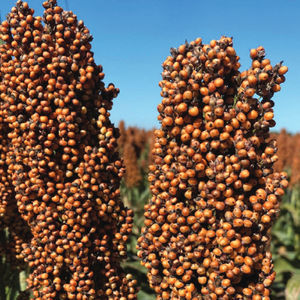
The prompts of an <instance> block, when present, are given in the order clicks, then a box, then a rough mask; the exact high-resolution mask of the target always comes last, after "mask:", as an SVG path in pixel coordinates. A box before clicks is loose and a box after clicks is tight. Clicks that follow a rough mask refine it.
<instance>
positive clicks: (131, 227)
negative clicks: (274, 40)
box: [0, 0, 300, 300]
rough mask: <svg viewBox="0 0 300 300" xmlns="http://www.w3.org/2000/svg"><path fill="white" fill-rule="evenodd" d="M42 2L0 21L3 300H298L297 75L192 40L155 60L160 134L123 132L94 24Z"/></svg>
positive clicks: (19, 5)
mask: <svg viewBox="0 0 300 300" xmlns="http://www.w3.org/2000/svg"><path fill="white" fill-rule="evenodd" d="M75 1H77V0H75ZM38 2H39V1H38ZM74 3H75V2H73V4H74ZM98 4H99V3H98ZM39 5H40V6H41V7H42V9H43V12H41V11H40V9H41V8H39V13H38V14H35V11H34V9H32V8H31V7H30V3H27V2H25V1H22V0H18V1H17V2H16V4H15V6H12V8H11V10H10V12H9V13H8V14H7V16H6V18H5V19H4V20H3V21H2V22H1V24H0V300H29V299H30V300H61V299H62V300H63V299H71V300H98V299H99V300H127V299H128V300H135V299H139V300H150V299H153V300H154V299H156V300H164V299H165V300H167V299H173V300H185V299H187V300H217V299H220V300H231V299H232V300H233V299H243V300H246V299H249V300H270V299H274V300H279V299H282V300H284V299H287V300H297V299H300V134H299V133H296V131H294V132H292V133H291V132H290V131H289V129H281V128H284V126H281V128H278V127H276V121H275V120H277V114H278V113H277V106H278V98H277V95H278V94H279V95H280V94H281V93H282V92H283V91H284V89H285V85H286V82H288V80H289V78H288V77H287V78H286V76H288V74H289V72H290V70H289V68H288V66H286V65H285V63H284V62H283V61H282V60H279V59H277V56H275V59H273V57H274V56H272V48H271V49H265V48H264V47H263V46H252V48H249V49H248V54H247V55H248V58H250V65H249V66H248V67H246V69H245V68H244V65H242V63H241V62H242V61H244V58H243V56H244V54H243V53H242V54H241V56H242V57H240V56H239V54H238V52H239V51H238V50H239V48H238V46H237V45H236V44H235V43H234V41H233V38H232V37H230V36H227V35H224V34H223V35H221V37H220V38H219V39H212V40H210V41H209V42H208V41H206V39H204V38H203V39H202V38H200V37H197V38H195V39H194V40H192V39H191V40H190V41H187V40H185V41H184V40H182V41H181V43H180V44H178V45H177V46H175V47H171V48H170V51H169V54H168V53H167V55H164V54H163V53H162V54H161V56H160V57H165V58H164V60H163V63H162V65H161V67H162V69H161V78H160V80H159V81H158V82H157V84H158V86H159V89H160V91H159V92H158V96H159V95H160V99H159V101H157V103H156V104H155V106H156V107H155V108H156V119H157V121H158V122H157V123H156V125H154V126H153V128H152V129H149V128H150V127H149V126H148V129H144V127H143V124H141V126H132V125H131V124H132V122H130V117H128V118H127V117H126V115H125V114H124V118H123V119H120V118H119V122H115V119H114V117H113V111H112V108H113V104H115V101H116V98H117V99H118V98H119V96H120V95H119V94H120V89H119V88H118V87H117V85H115V84H114V83H107V82H110V80H107V81H106V79H105V73H104V71H103V66H102V65H99V64H97V54H96V53H94V52H93V49H94V46H92V45H94V44H92V40H93V36H92V34H91V32H90V30H89V29H88V26H87V25H86V24H85V23H84V21H82V20H79V19H78V18H77V16H76V15H75V14H74V13H73V12H72V11H70V10H69V9H64V8H63V7H61V6H59V5H58V3H57V1H56V0H46V1H44V2H43V3H40V2H39ZM128 5H129V6H130V5H131V4H128ZM65 6H67V7H69V3H68V2H67V1H65ZM120 7H122V4H120ZM82 8H83V7H82ZM123 8H124V7H123ZM126 9H127V8H126ZM126 9H125V11H126ZM114 13H115V12H114ZM127 13H128V14H129V12H128V11H127ZM0 17H1V16H0ZM102 17H103V16H102ZM145 18H146V17H145ZM103 19H105V18H104V17H103ZM100 20H101V21H102V18H100ZM89 21H90V20H89ZM124 26H125V27H126V24H125V25H124ZM120 28H121V27H120ZM107 29H108V30H111V31H113V27H108V28H107ZM135 29H136V30H137V32H138V28H135ZM135 29H132V31H134V30H135ZM120 30H121V29H120ZM130 32H131V31H130ZM104 36H105V37H106V38H107V39H108V40H109V39H111V37H110V36H109V35H104ZM160 37H162V36H160ZM247 42H248V41H247ZM121 44H122V43H121ZM128 44H129V43H127V44H126V43H125V42H123V44H122V47H124V49H125V48H126V46H128ZM122 47H121V48H122ZM249 47H251V45H249ZM118 49H120V47H119V48H118ZM134 49H135V48H134V47H131V48H130V51H133V50H134ZM155 49H156V48H155V47H153V49H152V50H153V51H154V50H155ZM114 50H115V49H114V48H113V50H112V53H113V51H114ZM156 50H157V49H156ZM267 50H268V51H267ZM269 52H270V53H269ZM147 53H148V52H147ZM136 54H137V53H136ZM281 54H282V55H283V56H284V54H285V53H281ZM128 55H129V54H128ZM147 55H148V54H145V58H144V59H143V60H142V61H141V60H139V55H137V56H136V58H137V61H138V64H139V65H138V72H137V73H139V74H142V73H143V74H146V73H147V75H150V73H151V72H150V71H148V70H147V69H145V68H144V69H143V67H142V66H145V62H146V60H147V59H148V58H149V56H147ZM120 57H121V56H120ZM120 57H118V59H117V61H118V63H119V62H121V61H122V63H123V60H122V59H121V58H120ZM271 58H272V62H271ZM273 60H274V61H275V63H274V62H273ZM128 61H130V59H128V60H126V59H125V60H124V64H126V62H128ZM131 64H132V65H131ZM133 65H134V62H131V61H130V64H129V65H128V70H129V69H130V66H133ZM149 65H150V64H149ZM118 68H119V69H120V70H121V69H122V66H121V63H119V64H118ZM119 69H118V70H119ZM299 69H300V68H299ZM145 70H146V72H145ZM128 72H130V70H129V71H128ZM292 72H294V68H293V67H292ZM126 75H127V73H126ZM134 75H135V77H133V78H132V79H131V82H130V83H128V81H127V86H128V89H130V86H131V84H132V82H133V83H134V85H135V89H134V90H135V92H136V93H137V97H138V98H139V96H138V93H139V91H140V90H143V92H144V88H143V86H142V85H141V82H142V81H143V80H145V78H146V77H147V78H148V77H149V78H150V76H146V77H143V76H140V75H138V74H134ZM123 77H124V76H123ZM125 77H126V80H127V79H128V78H129V77H130V76H125ZM123 79H124V78H123ZM139 80H141V81H139ZM147 80H148V79H147ZM121 81H122V80H121ZM149 81H150V80H149ZM138 82H139V83H138ZM294 86H295V84H294ZM131 87H132V86H131ZM123 88H124V89H125V90H126V86H125V87H124V86H123ZM144 93H145V97H147V95H146V94H147V92H144ZM133 94H134V93H133ZM133 97H134V96H133ZM140 103H141V105H139V106H140V107H141V108H143V104H144V103H146V101H144V102H140ZM281 107H282V106H281ZM289 107H292V105H290V106H289V105H286V106H285V109H288V108H289ZM295 107H296V106H295ZM144 108H145V112H144V116H145V120H146V118H148V116H150V117H151V114H147V111H146V107H144ZM129 110H131V111H130V113H134V111H133V112H132V109H129ZM133 110H134V109H133ZM135 114H136V116H138V113H137V107H136V113H135ZM128 120H129V122H128ZM145 122H146V121H145ZM152 124H155V123H154V122H153V123H152ZM146 127H147V126H145V128H146Z"/></svg>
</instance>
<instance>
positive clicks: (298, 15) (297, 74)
mask: <svg viewBox="0 0 300 300" xmlns="http://www.w3.org/2000/svg"><path fill="white" fill-rule="evenodd" d="M15 2H16V1H12V0H1V4H0V10H1V17H2V19H3V18H4V17H5V15H6V14H7V13H8V12H9V11H10V8H11V7H12V6H13V5H14V4H15ZM28 3H29V5H30V6H31V7H32V8H34V9H35V11H36V14H39V15H40V14H41V13H42V0H28ZM58 3H59V5H61V6H62V7H64V8H66V5H68V7H69V9H70V10H72V11H73V12H74V13H75V14H76V15H77V16H78V18H79V19H82V20H84V22H85V24H86V26H87V27H88V28H89V29H90V31H91V33H92V35H93V37H94V41H93V43H92V49H93V51H94V53H95V59H96V63H97V64H102V65H103V68H104V73H105V74H106V76H105V83H109V82H113V83H114V84H115V85H116V86H117V87H119V88H120V90H121V92H120V94H119V96H118V97H117V98H116V99H115V100H114V106H113V109H112V111H111V118H112V120H113V121H114V122H115V123H118V122H119V120H121V119H123V120H125V122H126V124H127V125H136V126H139V127H144V128H152V127H155V126H159V124H158V121H157V115H158V113H157V110H156V107H157V105H158V103H159V102H160V101H161V97H160V88H159V87H158V82H159V80H160V78H161V75H160V73H161V70H162V69H161V63H162V62H163V61H164V59H165V58H166V56H168V55H169V49H170V47H178V46H179V45H180V44H182V43H184V41H185V40H188V41H191V40H194V39H195V38H197V37H202V39H203V41H204V42H205V43H208V42H209V41H210V40H212V39H219V38H220V37H221V36H222V35H227V36H232V37H233V38H234V40H233V41H234V47H235V49H236V51H237V53H238V55H239V56H240V57H241V64H242V67H241V70H244V69H246V68H248V67H249V64H250V58H249V50H250V49H251V48H254V47H257V46H259V45H262V46H264V47H265V49H266V52H267V57H268V58H269V59H271V63H272V64H276V63H277V62H279V61H281V60H283V61H284V64H285V65H287V66H288V67H289V72H288V74H287V76H286V77H287V80H286V82H285V83H284V84H283V85H282V90H281V91H280V92H279V93H277V94H275V97H274V100H275V103H276V104H275V120H276V122H277V126H276V127H275V129H276V130H279V129H280V128H283V127H285V128H287V129H288V131H290V132H297V131H300V96H299V95H300V93H299V90H298V89H299V88H300V1H297V0H284V1H282V0H273V1H271V0H260V1H257V0H252V1H248V0H243V1H241V0H239V1H235V0H227V1H224V0H222V1H221V0H215V1H203V0H202V1H201V0H194V1H189V0H185V1H183V0H181V1H180V0H172V1H171V0H147V1H146V0H109V1H107V0H106V1H105V0H85V1H84V0H59V1H58Z"/></svg>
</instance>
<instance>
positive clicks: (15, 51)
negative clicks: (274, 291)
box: [0, 0, 156, 300]
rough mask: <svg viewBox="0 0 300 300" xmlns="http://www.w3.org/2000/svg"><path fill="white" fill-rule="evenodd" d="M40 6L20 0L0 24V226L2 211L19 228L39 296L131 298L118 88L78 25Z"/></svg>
mask: <svg viewBox="0 0 300 300" xmlns="http://www.w3.org/2000/svg"><path fill="white" fill-rule="evenodd" d="M43 6H44V8H45V11H44V14H43V17H38V16H34V15H33V13H34V11H33V9H31V8H29V6H28V4H27V3H26V2H23V1H21V0H18V1H17V4H16V6H15V7H13V8H12V10H11V12H10V13H9V14H8V17H7V20H6V21H4V22H3V23H2V24H1V25H0V39H1V40H3V41H4V43H3V44H1V45H0V94H1V97H0V115H1V118H0V134H1V139H2V142H1V146H0V155H1V163H0V166H1V168H0V173H1V178H2V180H1V185H0V193H1V194H0V196H1V197H0V199H1V200H0V222H1V223H0V226H2V214H3V215H4V214H5V218H10V222H11V223H12V224H13V225H14V226H15V227H16V229H13V230H11V231H10V233H11V235H12V237H13V238H15V245H14V248H15V249H14V254H16V255H15V256H16V259H17V260H19V259H21V260H22V261H23V263H24V261H25V262H26V263H27V264H28V265H29V267H30V269H31V273H30V275H29V278H28V280H27V282H28V289H30V290H31V291H32V295H33V297H34V298H35V299H112V298H113V299H123V300H124V299H136V292H137V290H136V281H135V280H134V279H133V278H132V276H131V275H130V274H126V273H125V271H124V270H123V269H122V268H121V265H120V264H121V261H122V260H123V259H124V258H126V241H127V240H128V236H129V234H130V232H131V228H132V222H133V212H132V210H130V209H127V208H126V207H125V206H124V204H123V203H122V201H121V199H120V190H119V186H120V180H121V178H122V177H123V175H124V166H123V163H122V160H121V159H120V157H119V155H118V152H117V138H118V137H119V133H118V129H116V128H115V127H114V125H113V124H112V123H111V121H110V112H109V111H110V110H111V108H112V100H113V99H114V98H115V97H116V96H117V95H118V93H119V89H117V88H115V86H114V85H113V84H109V85H108V86H105V84H104V83H103V81H102V80H103V78H104V73H103V70H102V66H101V65H96V63H95V61H94V56H93V52H92V51H91V41H92V36H91V34H90V32H89V30H88V29H87V28H86V27H85V26H84V23H83V21H79V20H77V17H76V16H75V15H74V14H73V13H72V12H70V11H68V12H66V11H64V10H63V9H62V8H61V7H59V6H58V5H57V3H56V0H47V1H45V2H44V3H43ZM3 163H4V164H3ZM6 202H7V203H6ZM12 218H13V219H12ZM5 222H6V223H7V221H6V220H5ZM22 226H23V228H24V230H23V233H22V229H23V228H22V229H21V227H22ZM20 229H21V230H20ZM9 230H10V228H9ZM153 234H155V232H153ZM0 251H1V249H0ZM1 252H2V251H1ZM1 254H2V253H1ZM150 258H151V259H152V260H151V261H152V262H154V263H155V262H156V259H155V257H153V255H152V256H150ZM153 273H154V272H153Z"/></svg>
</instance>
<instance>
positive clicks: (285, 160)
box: [271, 129, 300, 187]
mask: <svg viewBox="0 0 300 300" xmlns="http://www.w3.org/2000/svg"><path fill="white" fill-rule="evenodd" d="M272 137H273V138H276V140H277V144H278V152H277V155H278V161H277V162H276V163H275V165H274V167H275V169H276V170H278V171H282V170H288V171H289V173H290V174H289V175H290V179H289V184H290V186H291V187H293V186H295V185H299V184H300V134H299V133H297V134H295V135H292V134H289V133H287V131H286V130H285V129H282V130H281V131H280V133H279V134H278V133H272V134H271V138H272Z"/></svg>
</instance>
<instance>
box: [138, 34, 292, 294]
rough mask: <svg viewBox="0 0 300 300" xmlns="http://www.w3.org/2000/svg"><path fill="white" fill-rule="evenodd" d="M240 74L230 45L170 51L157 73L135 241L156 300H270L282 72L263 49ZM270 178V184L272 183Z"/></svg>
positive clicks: (281, 180) (279, 188) (281, 178)
mask: <svg viewBox="0 0 300 300" xmlns="http://www.w3.org/2000/svg"><path fill="white" fill-rule="evenodd" d="M250 56H251V59H252V66H251V67H250V68H249V69H248V70H247V71H244V72H240V71H239V68H240V63H239V57H238V56H237V54H236V52H235V50H234V48H233V45H232V39H231V38H228V37H222V38H221V39H220V40H218V41H217V40H212V41H211V42H210V43H209V44H207V45H206V44H203V43H202V41H201V39H200V38H198V39H196V40H195V41H193V42H191V43H188V42H186V43H185V44H183V45H181V46H180V47H179V48H178V49H174V48H172V49H171V55H170V56H168V57H167V59H166V60H165V62H164V63H163V72H162V81H161V82H160V84H159V85H160V87H161V89H162V90H161V96H162V97H163V99H162V102H161V103H160V104H159V105H158V111H159V117H158V119H159V120H160V122H161V128H160V129H158V130H156V132H155V134H156V142H155V144H154V149H153V155H154V163H153V165H151V166H150V173H149V181H150V184H151V186H150V188H151V192H152V198H151V200H150V202H149V204H147V205H146V206H145V224H144V228H143V230H142V235H141V237H140V238H139V240H138V249H139V253H138V255H139V257H140V258H141V259H142V264H143V265H145V267H146V268H147V269H148V279H149V282H150V286H151V287H152V288H153V289H154V290H155V292H156V294H157V299H193V300H196V299H224V300H225V299H254V300H258V299H265V300H267V299H270V289H269V287H270V285H271V283H272V282H273V280H274V278H275V272H274V271H273V264H272V257H271V253H270V252H269V243H270V228H271V225H272V223H273V221H274V219H275V218H276V216H277V214H278V211H279V202H280V197H281V196H282V195H283V193H284V188H285V187H287V180H286V179H285V177H286V174H285V173H280V174H279V173H276V174H272V173H273V169H272V166H273V163H274V162H275V161H276V160H277V156H276V151H277V147H276V141H274V140H271V141H270V142H267V139H268V136H269V128H270V127H273V126H274V125H275V121H274V120H273V106H274V102H273V101H272V97H273V94H274V93H275V92H277V91H279V90H280V84H281V83H282V82H284V80H285V78H284V74H285V73H286V72H287V67H285V66H282V64H281V63H280V64H277V65H275V66H272V65H271V64H270V60H269V59H267V58H265V51H264V48H263V47H258V48H257V49H252V50H251V51H250ZM271 175H272V176H271Z"/></svg>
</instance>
